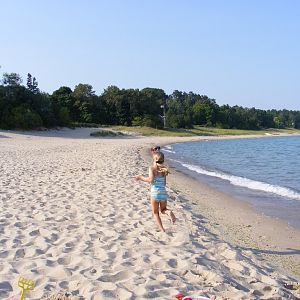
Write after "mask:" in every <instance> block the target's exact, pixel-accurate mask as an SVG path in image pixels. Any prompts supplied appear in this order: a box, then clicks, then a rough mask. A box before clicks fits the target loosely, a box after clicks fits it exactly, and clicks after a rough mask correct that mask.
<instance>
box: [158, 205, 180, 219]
mask: <svg viewBox="0 0 300 300" xmlns="http://www.w3.org/2000/svg"><path fill="white" fill-rule="evenodd" d="M160 211H161V213H162V214H166V215H168V216H169V217H170V219H171V221H172V223H175V221H176V217H175V215H174V213H173V212H172V211H171V210H169V209H168V208H167V201H162V202H160Z"/></svg>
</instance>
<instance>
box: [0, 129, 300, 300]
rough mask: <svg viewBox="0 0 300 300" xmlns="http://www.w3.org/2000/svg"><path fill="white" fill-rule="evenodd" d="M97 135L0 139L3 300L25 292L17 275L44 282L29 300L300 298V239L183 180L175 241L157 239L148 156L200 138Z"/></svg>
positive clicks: (175, 182)
mask: <svg viewBox="0 0 300 300" xmlns="http://www.w3.org/2000/svg"><path fill="white" fill-rule="evenodd" d="M91 131H96V130H95V129H76V130H69V129H65V130H60V131H54V130H53V131H49V132H29V133H16V132H8V131H0V172H1V173H0V174H1V175H0V176H1V180H0V299H9V298H10V297H12V296H14V295H17V294H18V293H19V288H18V286H17V279H18V276H24V277H28V278H30V279H33V280H35V281H36V287H35V289H34V291H32V292H30V293H28V294H27V295H28V297H27V298H28V299H32V300H35V299H41V298H42V296H43V295H45V294H46V293H48V292H55V291H59V290H66V291H69V292H71V293H72V295H73V299H87V300H90V299H175V298H174V295H176V294H178V293H179V292H182V293H184V294H188V295H193V294H194V295H204V296H212V295H216V296H217V299H297V297H300V295H299V289H297V290H295V291H293V290H290V289H288V288H285V287H284V284H285V283H290V282H295V281H296V279H297V270H294V269H293V267H294V265H295V264H296V263H297V262H296V261H297V257H298V258H299V253H300V251H299V248H300V247H298V248H297V243H298V242H299V232H297V231H295V230H293V229H291V228H288V227H287V226H286V225H285V224H282V223H278V222H279V221H278V220H271V219H270V218H266V217H264V216H262V215H259V214H256V213H255V212H254V211H253V210H252V209H251V208H250V207H247V205H245V204H241V203H240V202H236V201H235V200H234V199H231V198H230V197H229V196H226V195H224V194H222V193H220V192H218V191H216V190H213V189H210V188H209V187H207V186H205V185H202V184H200V183H196V182H195V181H193V180H192V179H190V178H189V177H188V176H183V175H182V174H180V173H178V172H176V171H175V170H174V172H173V173H172V174H171V175H170V177H169V187H168V192H169V195H170V201H169V207H171V208H172V209H173V210H174V212H175V213H176V216H177V218H178V221H177V222H176V224H175V225H172V224H171V223H170V222H169V220H168V219H167V218H164V217H163V223H164V225H165V227H166V231H167V232H166V233H165V234H163V233H160V232H157V231H156V224H155V223H154V220H153V218H152V216H151V210H150V205H149V194H148V185H147V184H145V183H138V182H135V181H134V180H133V179H132V176H133V175H136V174H142V173H143V174H147V167H148V166H147V164H148V161H149V160H148V161H146V160H147V158H146V160H145V149H146V148H149V147H150V146H152V145H153V144H154V143H171V142H176V141H177V142H178V141H185V140H191V139H192V138H149V137H147V138H146V137H134V136H133V137H129V138H90V137H89V133H90V132H91ZM205 139H207V137H206V138H205ZM250 214H252V215H250ZM249 216H251V217H250V218H249ZM247 218H248V219H247ZM276 226H277V227H276ZM282 226H283V228H282V231H281V232H278V233H280V234H282V233H284V237H285V238H284V239H278V238H276V236H279V237H280V235H276V233H277V229H278V230H279V228H280V227H282ZM274 228H277V229H276V230H274ZM274 231H275V233H274ZM259 236H260V237H259ZM273 244H274V245H273ZM298 246H299V244H298ZM287 248H290V250H289V249H287ZM276 249H277V250H276ZM276 251H277V252H276ZM269 252H270V253H269ZM266 255H271V256H272V257H273V256H275V257H276V258H277V259H272V257H271V258H270V259H268V256H266ZM282 257H284V258H286V257H288V259H286V260H287V262H285V260H282ZM294 259H295V260H294ZM275 263H276V264H275ZM282 267H284V271H283V270H282ZM298 267H299V260H298ZM288 274H293V275H292V277H290V276H289V275H288ZM298 274H299V273H298ZM298 279H299V278H298Z"/></svg>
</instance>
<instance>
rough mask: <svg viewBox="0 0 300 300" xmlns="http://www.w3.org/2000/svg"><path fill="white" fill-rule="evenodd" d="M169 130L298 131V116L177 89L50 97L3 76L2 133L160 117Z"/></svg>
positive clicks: (82, 88)
mask: <svg viewBox="0 0 300 300" xmlns="http://www.w3.org/2000/svg"><path fill="white" fill-rule="evenodd" d="M164 111H165V115H166V125H167V127H170V128H192V127H193V125H204V126H212V127H219V128H235V129H254V130H255V129H263V128H274V127H276V128H279V127H280V128H284V127H294V128H300V111H291V110H260V109H256V108H244V107H240V106H232V107H231V106H229V105H222V106H219V105H218V104H217V103H216V101H215V100H214V99H211V98H209V97H207V96H205V95H199V94H195V93H193V92H189V93H186V92H181V91H177V90H175V91H174V92H173V93H172V94H171V95H167V94H166V93H165V92H164V90H162V89H157V88H144V89H141V90H139V89H119V88H118V87H116V86H109V87H107V88H106V89H105V90H104V91H103V93H102V94H101V95H99V96H98V95H96V94H95V92H94V91H93V87H92V86H91V85H89V84H82V83H80V84H78V85H77V86H75V88H74V90H72V89H71V88H69V87H65V86H62V87H60V88H59V89H58V90H56V91H54V92H53V93H52V95H50V94H47V93H44V92H41V91H40V90H39V88H38V82H37V80H36V78H35V77H32V75H31V74H28V75H27V81H26V85H22V78H21V77H20V76H19V75H18V74H16V73H9V74H8V73H4V74H3V78H2V80H1V84H0V128H2V129H15V128H20V129H34V128H40V127H47V128H51V127H55V126H70V125H72V124H74V123H85V124H89V123H90V124H102V125H126V126H149V127H154V128H162V127H163V125H164V124H163V118H162V115H163V112H164Z"/></svg>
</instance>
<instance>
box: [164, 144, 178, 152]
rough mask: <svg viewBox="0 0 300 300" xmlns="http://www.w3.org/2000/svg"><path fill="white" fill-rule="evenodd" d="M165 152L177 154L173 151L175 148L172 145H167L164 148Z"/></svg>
mask: <svg viewBox="0 0 300 300" xmlns="http://www.w3.org/2000/svg"><path fill="white" fill-rule="evenodd" d="M163 150H164V151H165V152H169V153H176V152H175V151H174V150H173V147H172V146H171V145H166V146H164V148H163Z"/></svg>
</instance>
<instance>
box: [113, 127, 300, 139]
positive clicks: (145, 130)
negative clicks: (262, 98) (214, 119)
mask: <svg viewBox="0 0 300 300" xmlns="http://www.w3.org/2000/svg"><path fill="white" fill-rule="evenodd" d="M110 129H112V130H117V131H120V132H124V131H125V132H129V133H135V134H139V135H143V136H162V137H164V136H171V137H172V136H173V137H189V136H224V135H262V134H274V135H276V134H294V133H298V134H300V130H299V129H298V130H297V129H291V128H288V129H276V128H271V129H264V130H241V129H222V128H214V127H204V126H194V128H192V129H172V128H166V129H155V128H150V127H141V126H132V127H128V126H111V127H110Z"/></svg>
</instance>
